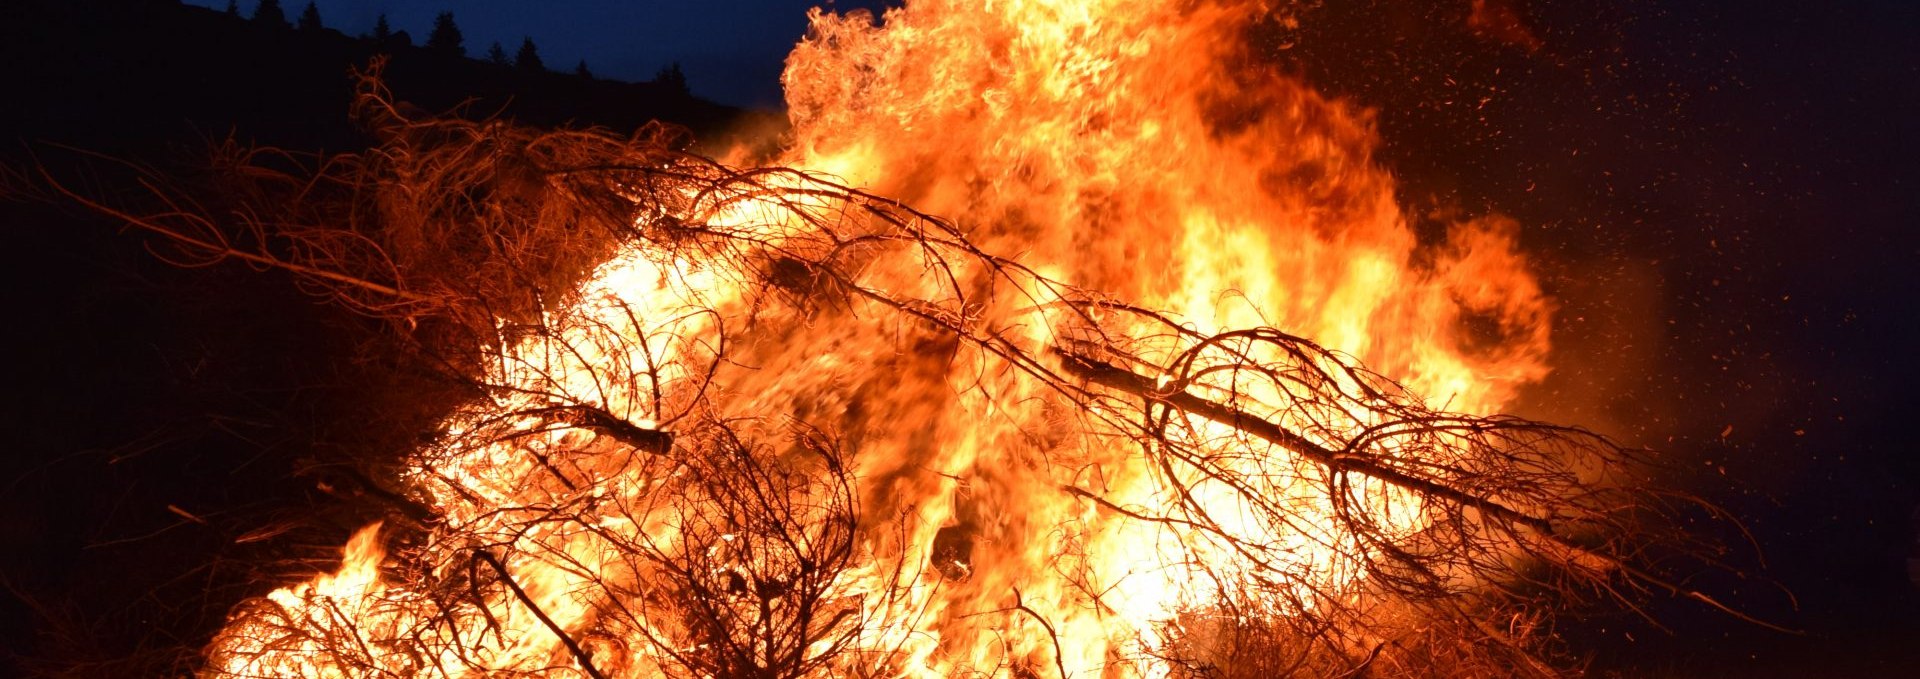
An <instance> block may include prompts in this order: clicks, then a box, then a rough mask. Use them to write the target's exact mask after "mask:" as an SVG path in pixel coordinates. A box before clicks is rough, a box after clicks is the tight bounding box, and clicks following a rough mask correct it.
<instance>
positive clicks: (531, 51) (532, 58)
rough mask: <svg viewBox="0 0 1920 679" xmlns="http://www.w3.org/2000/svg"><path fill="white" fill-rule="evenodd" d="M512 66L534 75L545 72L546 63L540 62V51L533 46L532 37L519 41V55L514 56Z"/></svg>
mask: <svg viewBox="0 0 1920 679" xmlns="http://www.w3.org/2000/svg"><path fill="white" fill-rule="evenodd" d="M513 65H514V67H516V68H519V69H520V70H522V71H532V72H535V73H538V72H542V71H545V70H547V65H546V63H545V62H542V61H540V49H539V48H537V47H534V46H533V38H532V37H526V38H522V39H521V40H520V53H519V54H515V55H514V57H513Z"/></svg>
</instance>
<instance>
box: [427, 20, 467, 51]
mask: <svg viewBox="0 0 1920 679" xmlns="http://www.w3.org/2000/svg"><path fill="white" fill-rule="evenodd" d="M461 40H463V38H461V37H460V27H459V26H456V25H454V23H453V12H441V13H440V15H439V16H436V17H434V18H433V33H431V34H429V35H428V36H427V49H430V50H433V51H435V52H440V53H442V54H451V55H454V56H460V57H464V56H467V48H466V47H463V46H461V44H460V42H461Z"/></svg>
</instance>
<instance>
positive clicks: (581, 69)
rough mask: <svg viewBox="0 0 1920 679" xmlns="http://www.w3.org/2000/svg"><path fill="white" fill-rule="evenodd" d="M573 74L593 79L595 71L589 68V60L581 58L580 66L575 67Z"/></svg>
mask: <svg viewBox="0 0 1920 679" xmlns="http://www.w3.org/2000/svg"><path fill="white" fill-rule="evenodd" d="M573 74H574V75H577V76H580V77H582V78H586V79H588V80H592V79H593V71H589V70H587V60H585V59H581V60H580V65H579V66H575V67H573Z"/></svg>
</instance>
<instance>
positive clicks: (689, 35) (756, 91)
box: [185, 0, 899, 108]
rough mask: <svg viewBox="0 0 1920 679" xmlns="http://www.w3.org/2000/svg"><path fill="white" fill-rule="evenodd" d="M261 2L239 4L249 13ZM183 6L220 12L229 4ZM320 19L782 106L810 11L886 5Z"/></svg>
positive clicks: (618, 5)
mask: <svg viewBox="0 0 1920 679" xmlns="http://www.w3.org/2000/svg"><path fill="white" fill-rule="evenodd" d="M257 2H258V0H240V3H239V7H240V13H241V14H242V15H244V16H253V9H254V5H255V4H257ZM185 4H189V5H199V6H201V7H212V8H215V9H225V8H226V6H227V3H226V0H188V1H187V2H186V3H185ZM314 4H315V6H316V7H317V8H318V9H319V10H320V20H321V23H322V24H324V25H325V26H326V27H328V28H332V29H335V30H338V31H340V32H342V33H346V34H347V35H361V34H364V33H367V32H369V31H371V30H373V24H374V21H375V20H377V19H378V18H379V16H380V15H381V14H385V15H387V23H388V25H390V26H392V27H393V30H395V31H406V32H407V33H408V34H409V35H411V36H412V38H413V42H414V44H416V45H419V44H424V43H426V40H427V35H428V34H430V33H432V32H433V20H434V17H435V16H436V15H438V14H439V13H441V12H453V16H454V23H455V24H456V25H458V26H459V27H460V33H461V36H462V37H463V38H464V39H465V40H464V43H465V46H466V49H467V55H468V56H473V57H478V56H480V55H483V54H486V52H487V49H488V47H489V46H491V45H492V44H493V43H495V42H498V43H500V45H501V46H502V47H503V48H504V49H506V51H507V54H509V55H511V54H513V53H514V52H515V51H516V50H518V49H519V48H520V42H521V40H522V39H523V38H532V39H533V42H534V44H535V45H537V46H538V47H539V48H540V58H541V60H542V61H543V62H545V63H546V64H547V66H548V67H549V68H553V69H556V70H563V71H568V72H571V71H572V70H573V67H574V66H575V65H576V64H578V63H580V60H582V59H585V60H586V62H587V68H588V69H590V70H592V71H593V73H594V75H596V76H600V77H604V78H613V79H619V80H647V79H650V78H652V77H653V76H654V74H655V73H656V72H658V71H659V70H660V69H661V67H664V66H666V65H667V64H670V63H673V62H679V63H680V66H681V69H682V70H684V71H685V72H686V74H687V81H688V84H689V85H690V86H691V88H692V89H693V93H694V94H695V95H698V96H702V97H706V98H708V99H712V100H714V101H718V102H720V103H724V104H733V105H736V106H751V107H766V108H772V107H778V106H779V105H780V103H781V97H780V70H781V67H782V63H783V62H784V61H785V60H786V58H787V52H788V51H790V50H792V49H793V45H794V43H796V42H799V40H800V38H801V36H802V35H804V34H805V33H806V30H807V9H808V8H811V7H816V6H825V7H831V8H837V9H839V10H842V11H845V10H851V9H855V8H869V9H873V8H881V7H885V6H887V5H889V4H891V5H898V4H899V2H891V3H889V2H887V1H886V0H841V1H839V2H831V1H829V2H818V1H815V0H708V1H702V2H689V1H685V0H558V1H555V2H543V1H540V0H319V1H318V2H316V3H314ZM306 6H307V3H306V2H304V1H303V0H284V1H283V2H281V7H282V8H283V9H284V10H285V11H286V14H287V18H288V20H290V21H291V20H295V19H297V18H298V17H299V16H300V13H301V12H302V11H304V10H305V8H306Z"/></svg>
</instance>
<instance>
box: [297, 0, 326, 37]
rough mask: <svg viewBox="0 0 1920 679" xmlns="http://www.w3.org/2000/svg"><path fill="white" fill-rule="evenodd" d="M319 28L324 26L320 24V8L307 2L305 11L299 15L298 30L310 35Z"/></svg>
mask: <svg viewBox="0 0 1920 679" xmlns="http://www.w3.org/2000/svg"><path fill="white" fill-rule="evenodd" d="M321 28H324V26H322V25H321V23H320V8H319V7H318V6H316V5H314V4H313V3H312V2H308V3H307V9H306V10H305V11H302V12H301V13H300V30H301V31H303V32H307V33H312V32H315V31H318V30H320V29H321Z"/></svg>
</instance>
